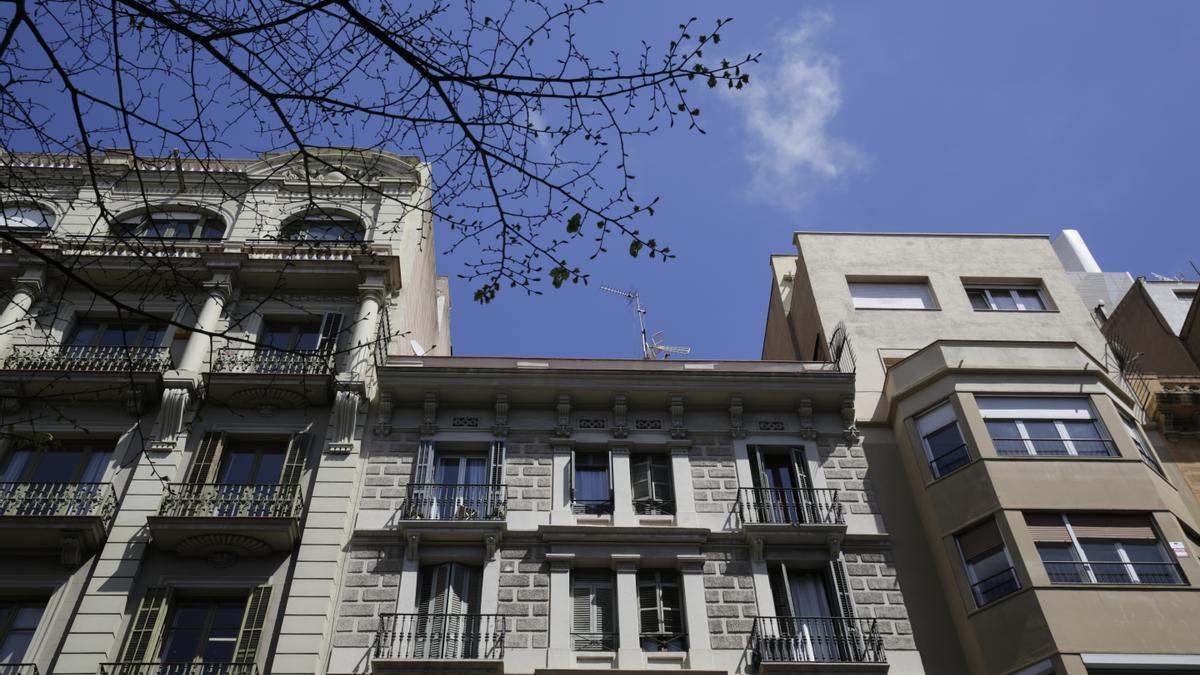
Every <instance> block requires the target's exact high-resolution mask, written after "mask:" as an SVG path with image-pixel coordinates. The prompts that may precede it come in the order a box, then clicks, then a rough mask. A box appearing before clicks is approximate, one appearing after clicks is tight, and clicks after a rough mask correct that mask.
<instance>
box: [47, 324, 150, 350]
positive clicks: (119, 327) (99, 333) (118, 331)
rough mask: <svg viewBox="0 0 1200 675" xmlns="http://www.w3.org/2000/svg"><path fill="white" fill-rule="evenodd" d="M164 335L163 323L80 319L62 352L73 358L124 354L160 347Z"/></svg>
mask: <svg viewBox="0 0 1200 675" xmlns="http://www.w3.org/2000/svg"><path fill="white" fill-rule="evenodd" d="M166 333H167V326H166V324H165V323H162V322H149V321H135V320H132V319H126V320H121V319H80V320H79V321H77V322H76V324H75V329H74V330H73V331H71V336H70V338H69V339H68V340H67V341H66V345H65V346H64V351H65V352H66V353H67V354H69V355H72V356H84V355H89V354H97V355H117V354H119V353H121V352H122V351H125V350H131V349H133V350H149V349H153V348H155V347H159V346H161V344H162V341H163V337H164V336H165V335H166Z"/></svg>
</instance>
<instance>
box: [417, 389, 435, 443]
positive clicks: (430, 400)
mask: <svg viewBox="0 0 1200 675" xmlns="http://www.w3.org/2000/svg"><path fill="white" fill-rule="evenodd" d="M437 409H438V400H437V394H435V393H433V392H432V391H427V392H425V400H424V403H423V409H422V411H421V435H422V436H432V435H434V434H436V433H437V430H438V427H437Z"/></svg>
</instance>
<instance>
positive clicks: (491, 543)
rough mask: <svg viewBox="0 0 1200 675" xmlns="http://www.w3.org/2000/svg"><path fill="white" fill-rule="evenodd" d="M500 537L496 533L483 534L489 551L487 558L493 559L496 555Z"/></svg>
mask: <svg viewBox="0 0 1200 675" xmlns="http://www.w3.org/2000/svg"><path fill="white" fill-rule="evenodd" d="M499 543H500V539H499V537H497V536H496V535H494V534H486V535H484V536H483V546H484V549H485V550H486V551H487V557H486V558H484V559H485V560H491V559H492V558H495V557H496V547H497V546H498V545H499Z"/></svg>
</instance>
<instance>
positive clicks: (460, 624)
mask: <svg viewBox="0 0 1200 675" xmlns="http://www.w3.org/2000/svg"><path fill="white" fill-rule="evenodd" d="M379 620H380V623H379V632H378V633H377V634H376V636H375V644H374V647H373V648H372V653H371V670H372V672H375V673H407V672H421V673H437V672H442V673H493V674H495V675H500V674H501V673H503V672H504V640H505V637H506V636H507V633H508V618H507V617H505V616H502V615H499V614H432V613H430V614H382V615H380V617H379Z"/></svg>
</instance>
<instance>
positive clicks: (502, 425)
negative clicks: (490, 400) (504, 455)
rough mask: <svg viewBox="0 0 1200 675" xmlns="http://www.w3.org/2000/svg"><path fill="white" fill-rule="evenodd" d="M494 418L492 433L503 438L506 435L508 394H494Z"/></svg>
mask: <svg viewBox="0 0 1200 675" xmlns="http://www.w3.org/2000/svg"><path fill="white" fill-rule="evenodd" d="M495 409H496V419H495V423H494V424H492V435H493V436H496V437H497V438H504V437H505V436H507V435H508V431H509V429H508V394H506V393H503V392H501V393H498V394H496V402H495Z"/></svg>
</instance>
